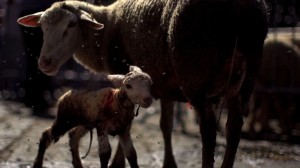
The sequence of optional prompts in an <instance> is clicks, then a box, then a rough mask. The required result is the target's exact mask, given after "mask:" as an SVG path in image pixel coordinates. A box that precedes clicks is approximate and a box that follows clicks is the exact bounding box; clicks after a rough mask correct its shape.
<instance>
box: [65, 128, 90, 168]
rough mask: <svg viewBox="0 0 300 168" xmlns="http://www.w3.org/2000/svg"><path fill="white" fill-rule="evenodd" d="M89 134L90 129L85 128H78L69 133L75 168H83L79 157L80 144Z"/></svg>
mask: <svg viewBox="0 0 300 168" xmlns="http://www.w3.org/2000/svg"><path fill="white" fill-rule="evenodd" d="M87 132H88V129H86V128H85V127H84V126H78V127H76V128H74V129H73V130H72V131H70V133H69V137H70V139H69V145H70V151H71V153H72V159H73V160H72V164H73V167H74V168H82V167H83V166H82V163H81V159H80V156H79V142H80V139H81V138H82V137H83V136H84V135H85V134H86V133H87Z"/></svg>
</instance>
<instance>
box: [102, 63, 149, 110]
mask: <svg viewBox="0 0 300 168" xmlns="http://www.w3.org/2000/svg"><path fill="white" fill-rule="evenodd" d="M129 70H130V72H129V73H127V74H126V75H108V77H107V78H108V79H109V80H110V81H112V83H113V84H114V85H115V86H117V87H120V88H121V89H124V90H125V92H126V95H127V97H128V98H129V99H130V101H131V102H132V103H134V104H139V105H140V106H141V107H143V108H147V107H149V106H150V105H151V104H152V96H151V93H150V87H151V84H152V80H151V78H150V76H149V75H148V74H146V73H144V72H143V71H142V70H141V69H140V68H138V67H136V66H130V68H129Z"/></svg>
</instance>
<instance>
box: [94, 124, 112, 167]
mask: <svg viewBox="0 0 300 168" xmlns="http://www.w3.org/2000/svg"><path fill="white" fill-rule="evenodd" d="M97 134H98V144H99V149H98V153H99V157H100V162H101V168H107V167H108V161H109V159H110V155H111V146H110V144H109V140H108V134H107V133H106V132H104V131H102V129H100V128H97Z"/></svg>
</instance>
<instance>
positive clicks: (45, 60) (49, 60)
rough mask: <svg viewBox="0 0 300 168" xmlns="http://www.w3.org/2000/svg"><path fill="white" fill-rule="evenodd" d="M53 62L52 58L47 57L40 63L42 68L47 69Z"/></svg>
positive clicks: (42, 58) (41, 59)
mask: <svg viewBox="0 0 300 168" xmlns="http://www.w3.org/2000/svg"><path fill="white" fill-rule="evenodd" d="M51 62H52V60H51V58H45V56H41V57H40V59H39V61H38V63H39V66H40V68H45V67H47V66H49V65H51Z"/></svg>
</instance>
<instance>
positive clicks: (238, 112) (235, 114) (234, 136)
mask: <svg viewBox="0 0 300 168" xmlns="http://www.w3.org/2000/svg"><path fill="white" fill-rule="evenodd" d="M228 108H229V109H228V110H229V111H228V119H227V123H226V142H227V144H226V151H225V156H224V159H223V163H222V166H221V167H222V168H232V167H233V164H234V159H235V154H236V151H237V148H238V144H239V142H240V135H241V129H242V126H243V116H242V102H241V100H240V96H239V95H238V96H235V97H233V98H231V99H230V100H228Z"/></svg>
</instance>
